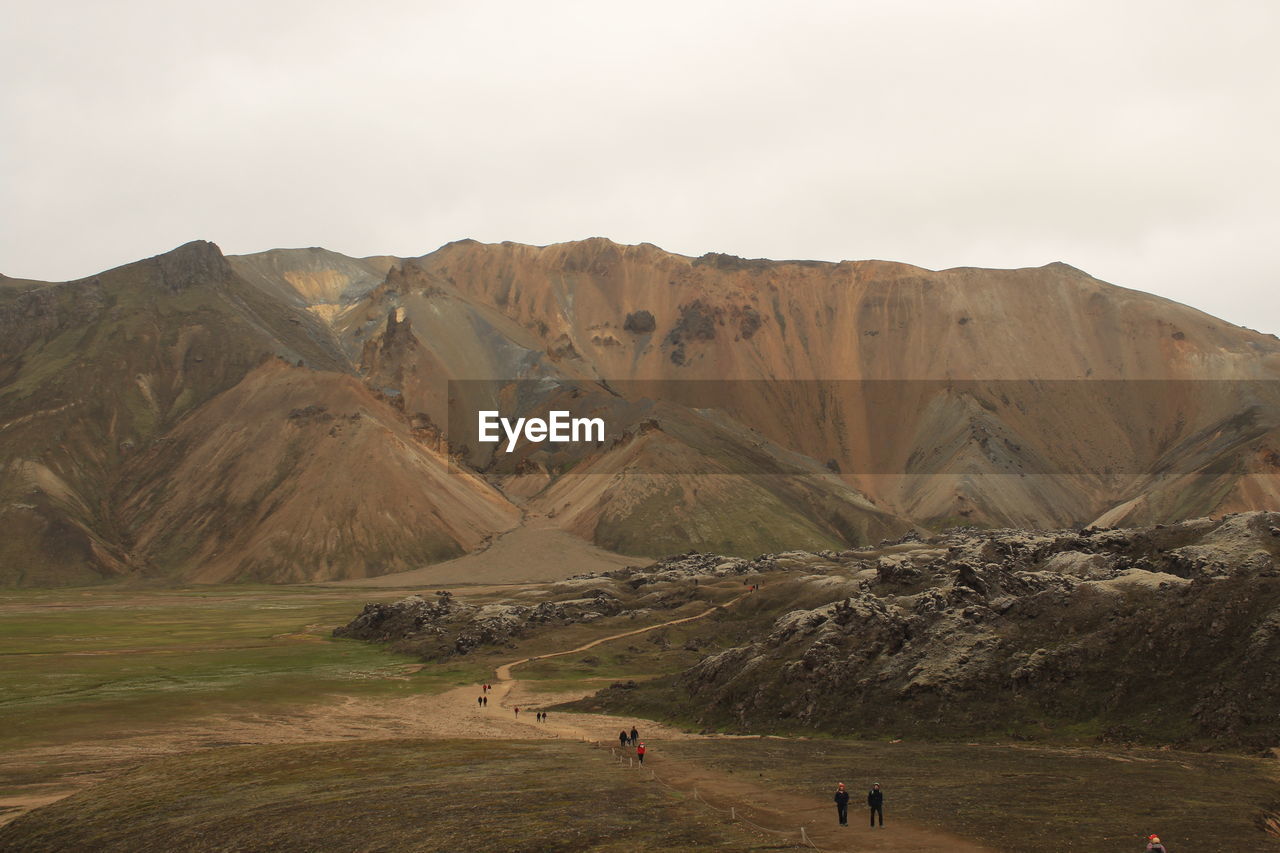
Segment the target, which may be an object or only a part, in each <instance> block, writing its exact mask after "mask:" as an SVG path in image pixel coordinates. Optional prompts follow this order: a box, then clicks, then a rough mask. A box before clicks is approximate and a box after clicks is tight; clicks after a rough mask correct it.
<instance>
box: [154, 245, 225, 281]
mask: <svg viewBox="0 0 1280 853" xmlns="http://www.w3.org/2000/svg"><path fill="white" fill-rule="evenodd" d="M144 263H154V264H155V265H156V266H157V267H158V268H159V271H160V279H161V282H162V283H163V284H164V286H165V287H167V288H168V289H169V290H171V291H179V290H186V289H187V288H188V287H196V286H201V285H209V284H221V283H222V282H224V281H226V280H227V279H228V278H230V277H231V276H232V275H233V274H234V273H233V272H232V270H231V265H230V264H229V263H227V259H226V257H225V256H223V254H222V250H221V249H219V248H218V246H217V244H215V243H210V242H209V241H208V240H192V241H191V242H190V243H183V244H182V245H181V246H179V247H178V248H176V249H173V250H172V251H169V252H165V253H164V254H163V255H156V256H155V257H153V258H148V259H147V261H144Z"/></svg>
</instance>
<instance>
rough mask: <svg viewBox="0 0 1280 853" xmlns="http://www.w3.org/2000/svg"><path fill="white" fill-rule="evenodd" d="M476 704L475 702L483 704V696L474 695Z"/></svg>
mask: <svg viewBox="0 0 1280 853" xmlns="http://www.w3.org/2000/svg"><path fill="white" fill-rule="evenodd" d="M476 704H477V705H483V704H484V697H483V696H477V697H476Z"/></svg>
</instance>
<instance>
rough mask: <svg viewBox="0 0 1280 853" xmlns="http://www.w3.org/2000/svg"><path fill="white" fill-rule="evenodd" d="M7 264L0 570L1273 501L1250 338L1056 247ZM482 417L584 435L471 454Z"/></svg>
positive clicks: (820, 533)
mask: <svg viewBox="0 0 1280 853" xmlns="http://www.w3.org/2000/svg"><path fill="white" fill-rule="evenodd" d="M3 284H4V286H3V287H0V524H3V525H4V529H5V530H6V534H7V535H6V536H5V537H4V539H3V541H0V583H5V584H20V585H52V584H73V583H87V582H93V581H96V580H102V579H112V578H123V577H142V578H149V577H154V578H166V579H167V578H174V579H180V580H195V581H237V580H256V581H268V582H271V581H302V580H333V579H342V578H361V577H369V576H374V575H382V574H387V573H390V572H396V571H402V570H405V569H410V568H418V567H421V566H424V565H428V564H431V563H435V562H439V561H442V560H446V559H449V558H450V557H455V556H458V555H460V554H464V553H472V552H476V551H478V550H482V549H484V548H486V547H487V546H488V544H489V543H491V542H493V541H494V540H495V539H496V538H497V537H501V536H513V537H518V536H520V535H521V531H522V530H524V529H526V528H527V527H529V525H531V524H533V525H536V526H538V527H539V528H546V527H548V526H551V527H556V528H559V529H561V530H563V531H567V532H568V533H571V534H573V535H576V536H578V537H581V538H582V539H585V540H587V541H589V542H592V543H594V544H596V545H599V546H602V547H604V548H607V549H610V550H614V551H618V552H621V553H626V554H633V555H638V556H645V555H648V556H659V555H662V554H666V553H672V552H677V551H682V550H686V549H689V548H697V549H700V550H705V551H715V552H722V553H728V554H737V555H754V554H757V553H762V552H767V551H778V550H785V549H790V548H796V547H802V548H810V549H817V550H820V549H824V548H843V547H848V546H850V545H855V544H860V543H866V542H869V541H876V540H878V539H880V538H883V537H892V536H897V535H899V534H901V533H902V532H903V531H905V530H907V529H909V528H911V527H920V528H922V529H928V530H935V529H941V528H943V527H947V526H952V525H955V524H966V525H981V526H1030V527H1045V526H1069V525H1083V524H1087V523H1089V522H1092V521H1095V520H1099V521H1102V522H1105V523H1108V524H1119V523H1133V524H1139V523H1141V524H1151V523H1157V522H1167V521H1176V520H1180V519H1183V518H1188V517H1194V516H1200V515H1207V514H1220V513H1223V512H1229V511H1238V510H1247V509H1268V508H1275V507H1276V506H1277V505H1280V431H1278V429H1277V425H1280V391H1278V383H1277V381H1276V380H1277V379H1278V378H1280V341H1277V340H1276V339H1275V338H1274V337H1273V336H1268V335H1262V334H1258V333H1256V332H1252V331H1249V330H1246V329H1243V328H1240V327H1237V326H1233V325H1231V324H1228V323H1225V322H1223V321H1221V320H1217V319H1215V318H1213V317H1210V316H1208V315H1206V314H1203V313H1201V312H1199V311H1196V310H1194V309H1192V308H1188V307H1186V306H1182V305H1178V304H1176V303H1173V302H1170V301H1168V300H1164V299H1160V298H1158V297H1155V296H1151V295H1148V294H1144V293H1139V292H1136V291H1131V290H1126V289H1123V288H1119V287H1115V286H1113V285H1110V284H1107V283H1105V282H1101V281H1098V280H1096V279H1094V278H1092V277H1090V276H1088V275H1087V274H1085V273H1083V272H1081V271H1079V270H1076V269H1074V268H1072V267H1070V266H1067V265H1065V264H1060V263H1054V264H1049V265H1048V266H1045V267H1041V268H1035V269H1019V270H980V269H967V268H966V269H953V270H944V271H940V272H934V271H929V270H924V269H921V268H918V267H913V266H909V265H906V264H896V263H889V262H884V261H859V262H848V261H846V262H841V263H838V264H836V263H820V262H811V261H765V260H744V259H741V258H735V257H732V256H727V255H717V254H710V255H705V256H702V257H700V258H689V257H684V256H680V255H674V254H671V253H667V252H664V251H662V250H661V249H658V248H657V247H655V246H651V245H648V244H642V245H638V246H622V245H618V244H616V243H612V242H610V241H608V240H604V239H598V238H596V239H590V240H584V241H580V242H575V243H565V244H557V245H552V246H545V247H534V246H525V245H520V244H513V243H503V244H497V245H490V244H482V243H477V242H475V241H470V240H464V241H459V242H456V243H450V244H448V245H446V246H443V247H441V248H440V249H439V250H437V251H435V252H432V253H430V254H428V255H425V256H422V257H420V258H408V259H405V258H392V257H371V258H349V257H346V256H343V255H340V254H337V253H334V252H330V251H327V250H324V249H318V248H312V249H290V250H272V251H269V252H264V253H260V254H255V255H244V256H238V257H236V256H233V257H224V256H223V255H222V253H221V252H220V251H219V250H218V248H217V247H216V246H214V245H213V244H211V243H206V242H195V243H190V244H187V245H185V246H182V247H179V248H178V249H175V250H174V251H172V252H169V253H166V254H164V255H159V256H157V257H155V258H150V259H148V260H144V261H140V262H137V263H133V264H128V265H125V266H123V267H119V268H117V269H114V270H110V271H107V272H104V273H101V274H99V275H97V276H93V277H90V278H87V279H83V280H80V281H75V282H66V283H40V282H30V281H20V280H15V279H5V280H3ZM489 408H492V409H496V410H500V411H501V412H502V413H503V415H504V416H513V417H515V416H519V417H533V416H539V415H545V414H546V413H547V412H549V411H551V410H559V409H564V410H569V411H572V412H574V413H575V414H582V415H584V416H586V415H590V416H596V417H600V418H601V419H602V420H603V421H605V422H606V423H607V425H608V435H607V436H606V437H605V440H603V441H599V442H577V443H564V442H560V443H547V444H536V443H524V444H522V445H520V446H518V447H516V449H515V451H514V452H512V453H503V452H500V451H496V450H495V448H494V446H493V445H482V444H481V443H479V442H478V441H477V440H476V435H475V424H474V421H473V417H474V413H475V412H476V411H477V410H478V409H489ZM504 550H505V552H508V553H509V552H510V550H511V549H504ZM574 570H575V568H574V567H573V566H565V567H564V571H565V573H566V574H568V573H572V572H573V571H574ZM510 576H511V572H510V571H509V570H507V571H505V572H504V577H510ZM480 579H483V578H480Z"/></svg>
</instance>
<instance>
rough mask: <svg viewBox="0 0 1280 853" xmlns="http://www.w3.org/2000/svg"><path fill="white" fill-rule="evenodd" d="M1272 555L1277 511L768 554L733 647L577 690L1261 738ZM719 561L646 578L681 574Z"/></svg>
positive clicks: (716, 708) (1269, 659) (1265, 744)
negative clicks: (665, 670)
mask: <svg viewBox="0 0 1280 853" xmlns="http://www.w3.org/2000/svg"><path fill="white" fill-rule="evenodd" d="M1278 559H1280V513H1266V512H1255V513H1243V514H1235V515H1229V516H1227V517H1225V518H1221V519H1210V518H1201V519H1193V520H1189V521H1185V522H1181V523H1178V524H1172V525H1157V526H1153V527H1144V528H1130V529H1112V528H1086V529H1083V530H1052V531H1049V530H1046V531H1040V530H1011V529H1003V530H986V531H983V530H975V529H956V530H951V531H948V532H946V533H944V534H940V535H936V536H916V535H908V536H907V537H905V538H903V539H902V540H901V541H898V542H891V543H881V547H879V548H877V549H875V550H874V551H843V552H834V551H827V552H823V553H808V552H791V553H785V554H776V555H768V556H764V557H761V558H758V559H757V560H754V561H752V562H751V563H750V564H749V566H750V570H751V571H753V572H764V573H768V572H779V571H780V572H783V573H784V574H783V576H782V578H780V579H775V580H771V581H770V583H769V584H768V585H767V586H766V587H765V588H764V589H762V590H761V591H760V592H759V593H757V594H755V595H756V596H757V597H758V600H753V601H752V606H753V607H754V608H755V610H754V612H755V614H756V615H755V625H754V628H753V629H751V630H748V631H746V632H745V633H746V634H747V635H749V637H748V641H746V642H740V643H737V644H734V645H731V646H729V647H726V648H723V649H722V650H720V651H717V652H714V653H712V654H709V655H707V656H706V657H705V658H704V659H703V660H702V661H701V662H699V663H698V664H697V665H695V666H693V667H692V668H690V669H688V670H687V671H684V672H682V673H679V674H678V675H674V676H670V677H667V678H663V679H658V680H656V681H652V682H646V683H642V684H640V685H636V684H619V685H615V686H614V688H612V689H610V690H607V691H604V692H603V693H601V694H600V695H599V696H598V697H596V698H595V699H591V700H587V701H586V702H585V704H586V705H587V706H588V707H592V708H594V709H605V710H610V711H615V712H623V711H633V712H641V711H643V712H647V713H650V714H655V715H658V716H665V717H668V718H670V717H675V718H677V719H681V720H684V721H686V722H691V723H694V724H700V725H705V726H713V727H717V726H725V727H728V728H730V729H732V730H735V731H753V732H769V731H779V730H783V731H797V730H799V731H803V730H818V731H826V732H831V733H841V734H847V735H849V734H863V735H875V736H883V737H904V738H913V737H923V736H937V734H938V732H940V731H945V732H947V733H948V736H951V737H956V736H959V737H965V736H990V735H995V736H1008V735H1012V736H1017V737H1031V738H1035V737H1043V736H1047V735H1050V734H1061V735H1068V736H1090V737H1098V738H1102V739H1107V740H1118V741H1127V740H1142V741H1147V742H1152V741H1154V742H1157V743H1173V744H1211V745H1219V746H1232V747H1247V748H1258V749H1264V748H1270V747H1274V746H1276V732H1277V731H1278V730H1280V729H1278V728H1277V723H1280V669H1277V667H1276V663H1275V662H1276V661H1277V660H1278V659H1280V571H1278V570H1277V560H1278ZM729 562H730V563H731V564H737V565H743V566H745V565H747V564H744V563H743V562H742V561H729ZM724 563H725V561H724V560H722V558H718V557H707V556H705V555H699V556H695V557H682V558H674V559H671V560H668V561H664V562H662V563H659V564H657V565H655V566H652V567H649V568H647V569H645V570H644V572H645V575H646V576H648V577H664V578H668V579H670V578H675V577H687V578H691V579H696V578H697V577H699V576H702V575H704V574H706V573H707V571H708V568H709V567H711V566H718V565H724ZM771 577H772V576H771ZM743 633H744V632H742V631H740V632H739V635H742V634H743Z"/></svg>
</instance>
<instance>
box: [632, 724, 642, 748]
mask: <svg viewBox="0 0 1280 853" xmlns="http://www.w3.org/2000/svg"><path fill="white" fill-rule="evenodd" d="M639 741H640V733H639V732H637V731H636V727H635V726H632V727H631V745H632V746H635V745H636V744H637V743H638V742H639Z"/></svg>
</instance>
